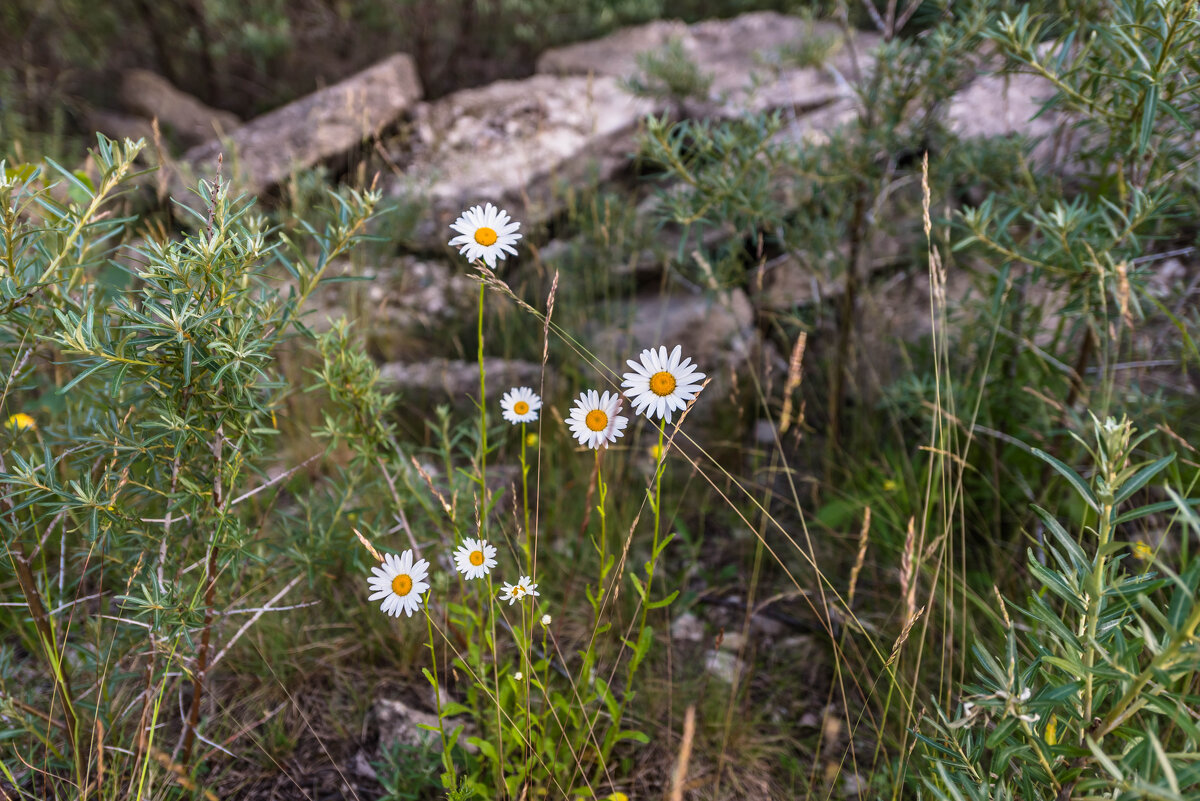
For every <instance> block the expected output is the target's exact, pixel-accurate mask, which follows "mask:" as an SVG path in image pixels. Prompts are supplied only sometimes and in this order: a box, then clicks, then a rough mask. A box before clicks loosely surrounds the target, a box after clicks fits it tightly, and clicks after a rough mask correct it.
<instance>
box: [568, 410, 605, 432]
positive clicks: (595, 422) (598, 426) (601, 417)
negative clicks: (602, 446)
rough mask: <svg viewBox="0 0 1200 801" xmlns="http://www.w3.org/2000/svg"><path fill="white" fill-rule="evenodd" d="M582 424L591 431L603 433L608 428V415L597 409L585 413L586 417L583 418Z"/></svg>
mask: <svg viewBox="0 0 1200 801" xmlns="http://www.w3.org/2000/svg"><path fill="white" fill-rule="evenodd" d="M576 419H579V418H576ZM583 422H584V424H585V425H587V427H588V428H590V429H591V430H592V431H603V430H604V429H606V428H608V415H607V414H605V413H604V412H602V411H600V410H599V409H592V410H591V411H590V412H588V413H587V417H585V418H583Z"/></svg>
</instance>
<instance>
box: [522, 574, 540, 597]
mask: <svg viewBox="0 0 1200 801" xmlns="http://www.w3.org/2000/svg"><path fill="white" fill-rule="evenodd" d="M517 586H518V587H520V588H521V597H522V598H524V597H525V596H526V595H532V596H533V597H534V598H536V597H538V595H540V593H539V592H538V591H537V585H536V584H534V583H533V580H532V578H531V577H530V576H521V578H519V579H517Z"/></svg>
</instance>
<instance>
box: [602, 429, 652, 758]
mask: <svg viewBox="0 0 1200 801" xmlns="http://www.w3.org/2000/svg"><path fill="white" fill-rule="evenodd" d="M666 433H667V423H666V420H659V421H658V448H657V449H656V450H655V453H657V454H658V464H657V465H655V468H654V493H653V495H652V496H651V498H650V509H651V511H652V512H654V541H653V543H652V544H651V546H650V559H649V560H647V562H646V584H645V593H646V594H645V597H643V598H642V614H641V617H640V619H639V620H638V629H637V637H635V638H634V639H633V642H634V643H640V642H641V641H642V635H643V633H644V632H645V630H646V618H647V616H648V615H649V613H650V609H649V603H650V592H651V590H652V588H653V587H654V569H655V567H656V566H657V565H658V557H659V554H660V551H659V544H658V543H659V537H660V534H661V531H662V477H663V472H664V471H665V469H666V464H667V459H666V456H667V454H666V451H665V450H664V447H663V446H664V443H665V441H666ZM635 647H636V646H635ZM636 674H637V669H636V667H635V664H634V662H633V661H630V663H629V670H628V672H626V674H625V692H623V693H622V694H621V703H620V705H619V706H618V707H617V714H616V715H614V716H613V721H612V728H611V729H610V735H609V736H606V737H605V738H604V746H603V748H602V749H601V751H602V753H601V755H600V766H599V767H600V769H603V767H604V765H605V763H607V761H608V757H609V755H610V754H611V753H612V748H613V746H614V745H616V735H617V734H618V733H619V732H620V730H621V721H622V719H623V718H624V717H625V706H626V705H627V704H628V703H629V696H630V693H631V692H632V690H633V678H634V676H635V675H636ZM596 777H597V778H599V773H597V774H596Z"/></svg>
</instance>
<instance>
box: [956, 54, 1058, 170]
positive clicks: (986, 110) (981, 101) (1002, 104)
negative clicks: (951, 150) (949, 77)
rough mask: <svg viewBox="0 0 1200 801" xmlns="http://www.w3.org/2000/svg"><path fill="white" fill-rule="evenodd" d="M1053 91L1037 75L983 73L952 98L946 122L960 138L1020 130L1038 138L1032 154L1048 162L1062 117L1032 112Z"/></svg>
mask: <svg viewBox="0 0 1200 801" xmlns="http://www.w3.org/2000/svg"><path fill="white" fill-rule="evenodd" d="M1054 92H1055V89H1054V87H1053V86H1052V85H1051V84H1050V83H1049V82H1048V81H1046V80H1045V79H1044V78H1042V77H1041V76H1038V75H1029V74H1023V73H1006V74H997V75H983V76H980V77H978V78H976V79H975V80H974V81H973V82H972V83H971V84H970V85H969V86H967V87H966V88H965V89H963V90H962V91H961V92H959V93H958V94H957V95H955V96H954V97H953V98H952V99H951V101H950V103H949V105H948V107H947V109H946V123H947V125H948V126H949V127H950V130H951V131H953V132H954V133H955V134H957V135H959V136H961V137H963V138H973V137H984V136H1012V135H1014V134H1019V135H1022V136H1025V137H1028V138H1030V139H1035V140H1038V144H1037V146H1036V147H1035V148H1034V151H1033V158H1034V159H1035V160H1037V161H1040V162H1042V163H1049V162H1051V160H1053V159H1054V157H1055V155H1056V153H1055V151H1056V150H1057V149H1058V147H1057V146H1056V142H1055V137H1054V135H1055V134H1056V132H1058V131H1059V130H1060V129H1062V127H1063V123H1064V118H1063V116H1062V115H1061V114H1057V113H1050V114H1043V115H1041V116H1039V117H1037V119H1034V115H1036V114H1037V113H1038V111H1040V110H1041V107H1042V104H1043V103H1044V102H1045V101H1046V100H1047V99H1049V98H1050V97H1051V96H1052V95H1053V94H1054ZM1058 155H1062V154H1058Z"/></svg>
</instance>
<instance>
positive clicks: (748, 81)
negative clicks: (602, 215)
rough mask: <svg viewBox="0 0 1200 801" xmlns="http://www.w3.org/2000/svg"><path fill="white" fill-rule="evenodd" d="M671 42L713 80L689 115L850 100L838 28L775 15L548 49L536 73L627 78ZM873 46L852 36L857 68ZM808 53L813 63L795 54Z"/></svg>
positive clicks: (666, 26) (641, 29)
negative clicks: (644, 57)
mask: <svg viewBox="0 0 1200 801" xmlns="http://www.w3.org/2000/svg"><path fill="white" fill-rule="evenodd" d="M673 40H674V41H677V42H679V44H680V45H681V46H682V48H683V50H684V52H685V53H687V54H688V56H689V57H690V58H691V60H692V61H693V62H695V64H696V65H697V67H698V68H699V69H700V70H701V72H703V73H707V74H708V75H710V76H711V77H712V79H713V80H712V85H711V88H710V95H711V97H710V98H709V102H707V103H703V104H700V107H697V108H689V109H688V112H689V114H690V115H691V116H717V117H735V116H738V115H741V114H747V113H756V112H761V111H768V110H774V109H791V110H794V111H798V112H802V113H803V112H807V111H810V110H812V109H815V108H819V107H821V106H824V105H827V104H829V103H832V102H834V101H836V100H839V99H842V98H845V97H848V96H849V95H850V94H851V91H850V84H851V83H852V82H853V81H854V80H855V79H856V77H857V76H856V75H855V74H854V73H855V69H854V67H855V60H854V58H853V57H852V50H851V48H850V47H847V46H846V43H845V41H844V33H843V32H842V30H841V28H840V27H838V26H837V25H835V24H833V23H828V22H811V21H808V20H804V19H801V18H799V17H793V16H787V15H784V14H779V13H776V12H774V11H756V12H751V13H748V14H742V15H740V16H737V17H734V18H733V19H723V20H707V21H704V22H698V23H695V24H693V25H685V24H683V23H682V22H677V21H657V22H650V23H647V24H645V25H640V26H636V27H631V28H625V29H623V30H620V31H617V32H616V33H613V34H611V35H609V36H606V37H604V38H602V39H597V40H594V41H590V42H581V43H578V44H572V45H567V46H565V47H559V48H554V49H551V50H548V51H546V52H545V53H543V54H542V56H541V57H540V58H539V59H538V63H537V71H538V72H540V73H551V74H557V75H607V76H611V77H614V78H618V79H628V78H630V77H631V76H633V75H635V74H637V73H638V72H639V70H640V67H639V65H638V56H639V55H640V54H642V53H647V52H650V53H652V52H656V51H660V50H662V49H663V48H664V47H666V46H667V45H668V44H669V43H670V42H671V41H673ZM878 42H879V39H878V37H876V36H874V35H872V34H869V33H864V32H858V33H855V34H854V51H856V52H857V54H858V61H859V62H860V63H865V61H866V59H865V57H864V56H865V54H866V52H867V51H869V50H870V49H872V48H873V47H875V46H876V45H877V44H878ZM806 49H807V50H808V51H809V52H810V53H812V56H811V59H807V58H803V57H800V56H798V55H797V54H798V53H801V52H803V51H805V50H806ZM821 56H825V58H823V59H822V58H821ZM811 60H816V61H820V62H821V63H811Z"/></svg>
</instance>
